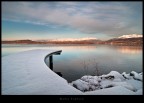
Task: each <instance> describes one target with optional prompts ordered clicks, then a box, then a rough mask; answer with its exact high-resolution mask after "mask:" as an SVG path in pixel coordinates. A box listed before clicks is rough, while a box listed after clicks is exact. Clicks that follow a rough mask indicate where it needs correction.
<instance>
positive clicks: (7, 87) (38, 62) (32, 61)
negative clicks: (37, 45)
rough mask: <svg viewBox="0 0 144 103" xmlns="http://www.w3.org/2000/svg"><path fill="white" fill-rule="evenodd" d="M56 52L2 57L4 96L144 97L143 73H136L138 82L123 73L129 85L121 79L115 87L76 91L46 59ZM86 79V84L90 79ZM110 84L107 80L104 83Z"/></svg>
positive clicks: (38, 52)
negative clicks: (48, 65)
mask: <svg viewBox="0 0 144 103" xmlns="http://www.w3.org/2000/svg"><path fill="white" fill-rule="evenodd" d="M55 51H57V50H43V49H37V50H30V51H24V52H19V53H16V54H12V55H9V56H4V57H2V95H115V94H116V95H142V82H143V81H142V75H143V74H142V73H141V74H137V73H136V72H134V71H133V75H135V78H134V79H131V77H130V76H129V74H126V73H123V75H125V77H126V78H130V79H126V78H124V77H123V76H122V77H123V78H124V80H122V81H121V82H125V86H123V85H124V84H122V83H121V85H120V79H118V78H117V79H116V80H115V79H114V80H115V81H114V82H119V84H118V83H113V85H112V84H111V85H112V86H113V87H111V88H103V89H97V90H96V89H94V91H87V92H82V91H80V90H78V89H76V88H75V87H73V86H72V84H69V83H68V82H67V81H66V80H65V79H64V78H62V77H60V76H58V75H57V74H56V73H54V72H53V71H52V70H51V69H49V67H47V65H46V64H45V62H44V58H45V57H46V56H47V55H48V54H50V53H52V52H55ZM114 74H115V73H114ZM140 75H141V77H140ZM103 77H105V76H103ZM84 78H85V77H83V81H84V80H86V79H84ZM121 79H122V78H121ZM137 79H139V80H137ZM140 79H141V80H140ZM94 81H95V80H94ZM95 82H96V81H95ZM104 82H105V83H104ZM74 83H75V81H74V82H73V84H74ZM101 83H102V82H101ZM106 83H108V82H107V81H106V80H105V79H104V81H103V84H106ZM78 85H79V86H80V83H78ZM80 88H81V87H80ZM93 88H94V87H93Z"/></svg>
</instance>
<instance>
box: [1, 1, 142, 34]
mask: <svg viewBox="0 0 144 103" xmlns="http://www.w3.org/2000/svg"><path fill="white" fill-rule="evenodd" d="M124 3H125V2H124ZM124 3H123V2H2V19H7V20H18V21H22V22H27V23H33V24H37V25H48V24H50V23H53V24H55V25H61V26H67V27H71V28H73V29H77V30H79V31H81V32H83V33H87V34H96V33H103V34H107V35H115V34H116V35H122V34H126V33H139V34H140V33H142V30H141V29H142V23H141V22H142V16H141V15H142V11H140V10H141V9H140V8H142V7H141V6H142V5H141V3H136V4H135V3H133V2H129V3H126V4H124ZM137 6H139V7H137ZM132 8H133V9H132ZM135 9H137V10H139V11H137V12H135V11H136V10H135ZM137 19H138V20H137Z"/></svg>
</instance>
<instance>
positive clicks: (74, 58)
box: [1, 44, 143, 82]
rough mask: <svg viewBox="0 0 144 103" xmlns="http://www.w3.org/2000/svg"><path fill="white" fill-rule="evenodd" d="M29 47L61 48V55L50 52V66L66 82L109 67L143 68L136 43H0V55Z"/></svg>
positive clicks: (120, 70) (140, 48)
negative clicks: (0, 51)
mask: <svg viewBox="0 0 144 103" xmlns="http://www.w3.org/2000/svg"><path fill="white" fill-rule="evenodd" d="M33 49H54V50H62V53H61V55H54V56H53V62H54V63H53V64H54V66H53V68H54V71H56V72H61V74H62V77H63V78H65V79H66V80H67V81H68V82H71V81H74V80H76V79H79V78H81V77H82V76H83V75H98V74H99V75H102V74H107V73H109V72H110V71H112V70H113V71H118V72H120V73H122V72H126V73H129V72H131V71H136V72H141V71H142V68H143V65H142V53H143V51H142V47H140V46H111V45H49V44H32V45H30V44H29V45H27V44H2V55H1V56H2V57H3V56H7V55H10V54H13V53H17V52H20V51H26V50H33ZM48 62H49V60H47V64H48Z"/></svg>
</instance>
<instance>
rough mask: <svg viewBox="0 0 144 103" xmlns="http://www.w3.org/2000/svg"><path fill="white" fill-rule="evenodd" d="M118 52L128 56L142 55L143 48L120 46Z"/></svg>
mask: <svg viewBox="0 0 144 103" xmlns="http://www.w3.org/2000/svg"><path fill="white" fill-rule="evenodd" d="M117 50H118V51H119V52H121V53H126V54H138V53H142V47H141V46H119V47H117Z"/></svg>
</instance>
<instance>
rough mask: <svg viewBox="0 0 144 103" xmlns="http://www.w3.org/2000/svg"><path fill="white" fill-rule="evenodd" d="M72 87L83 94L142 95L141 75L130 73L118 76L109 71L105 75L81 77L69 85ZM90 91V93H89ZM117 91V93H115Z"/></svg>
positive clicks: (114, 72)
mask: <svg viewBox="0 0 144 103" xmlns="http://www.w3.org/2000/svg"><path fill="white" fill-rule="evenodd" d="M70 85H72V86H73V87H75V88H77V89H79V90H81V91H82V92H85V94H90V95H91V94H94V95H95V94H104V95H106V94H107V95H110V94H121V95H122V94H125V95H127V94H136V95H140V94H142V73H136V72H134V71H132V72H131V73H129V74H126V73H125V72H124V73H122V74H120V73H119V72H117V71H111V72H110V73H109V74H107V75H101V76H83V77H82V78H81V79H78V80H76V81H73V82H72V83H70ZM90 91H91V92H90ZM117 91H118V92H117Z"/></svg>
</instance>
